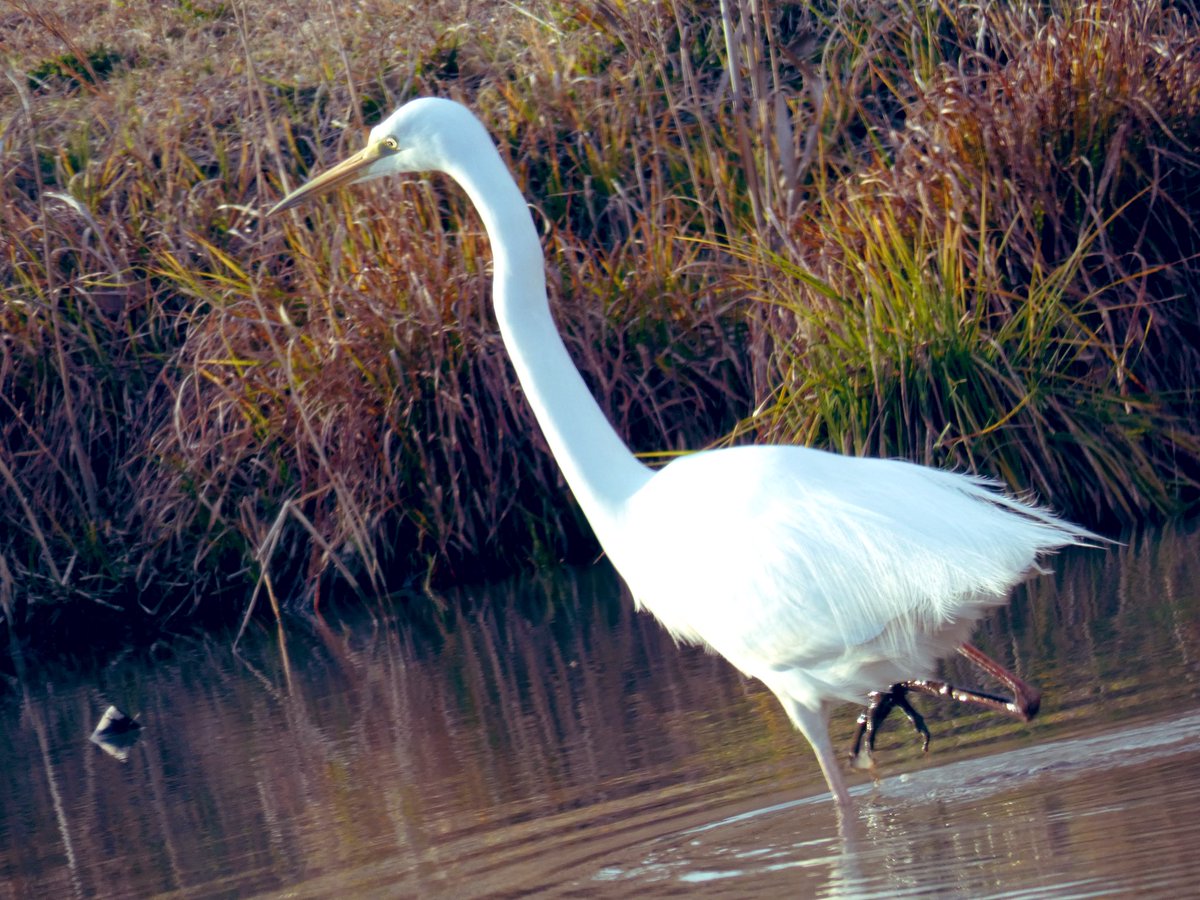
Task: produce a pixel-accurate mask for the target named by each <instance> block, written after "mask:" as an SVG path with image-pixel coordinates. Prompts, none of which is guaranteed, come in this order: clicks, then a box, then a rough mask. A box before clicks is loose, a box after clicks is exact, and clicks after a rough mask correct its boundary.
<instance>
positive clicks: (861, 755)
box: [850, 683, 929, 769]
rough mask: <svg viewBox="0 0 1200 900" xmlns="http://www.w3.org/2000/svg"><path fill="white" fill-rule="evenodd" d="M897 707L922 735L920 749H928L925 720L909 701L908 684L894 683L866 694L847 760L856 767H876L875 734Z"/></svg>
mask: <svg viewBox="0 0 1200 900" xmlns="http://www.w3.org/2000/svg"><path fill="white" fill-rule="evenodd" d="M896 707H899V708H900V709H901V710H902V711H903V712H904V714H905V715H906V716H908V721H910V722H912V725H913V728H914V729H915V730H916V731H917V733H918V734H920V735H921V751H922V752H928V751H929V729H928V728H927V727H926V726H925V719H924V718H922V717H921V714H920V713H919V712H917V711H916V709H914V708H913V705H912V704H911V703H909V702H908V685H906V684H903V683H901V684H893V685H892V686H891V687H890V688H889V689H888V690H886V691H871V693H870V694H868V695H867V706H866V708H865V709H864V710H863V711H862V712H861V713H859V716H858V728H856V729H855V731H854V741H853V742H852V743H851V745H850V763H851V765H853V766H854V767H855V768H858V769H872V768H874V767H875V736H876V734H878V732H879V726H880V725H882V724H883V721H884V719H886V718H887V717H888V715H889V714H890V713H891V711H892V710H893V709H894V708H896Z"/></svg>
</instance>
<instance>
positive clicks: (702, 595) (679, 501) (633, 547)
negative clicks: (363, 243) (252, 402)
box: [272, 98, 1093, 810]
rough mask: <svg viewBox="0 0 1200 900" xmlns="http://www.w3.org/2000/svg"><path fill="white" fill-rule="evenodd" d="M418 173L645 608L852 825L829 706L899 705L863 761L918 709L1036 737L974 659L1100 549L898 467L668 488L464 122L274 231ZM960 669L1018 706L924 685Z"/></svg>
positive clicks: (807, 469)
mask: <svg viewBox="0 0 1200 900" xmlns="http://www.w3.org/2000/svg"><path fill="white" fill-rule="evenodd" d="M419 171H438V172H444V173H445V174H447V175H449V176H450V177H451V178H452V179H454V180H455V181H456V182H457V183H458V184H459V185H460V186H461V187H462V188H463V189H464V190H465V191H466V193H467V195H468V196H469V197H470V199H471V201H472V203H473V204H474V205H475V208H476V209H477V210H478V212H479V215H480V216H481V217H482V219H483V226H484V228H485V229H486V231H487V234H488V237H489V239H490V241H491V246H492V253H493V256H494V265H495V273H494V284H493V292H494V293H493V303H494V305H495V312H496V320H497V322H498V323H499V326H500V332H501V334H502V336H503V338H504V343H505V346H506V347H507V349H508V352H509V354H510V355H511V357H512V362H513V366H514V367H515V369H516V373H517V377H518V378H519V379H520V382H521V386H522V387H523V389H524V392H525V397H526V399H527V401H528V402H529V404H530V406H531V407H532V409H533V413H534V415H535V416H536V418H537V421H538V423H539V424H540V426H541V428H542V431H543V433H544V434H545V437H546V441H547V443H548V444H549V446H550V450H551V452H552V453H553V454H554V457H555V459H556V460H557V461H558V464H559V465H560V466H561V468H562V472H563V475H564V476H565V478H566V481H567V484H568V485H569V486H570V488H571V491H572V492H573V493H574V495H575V498H576V500H577V501H578V502H579V505H580V507H581V508H582V509H583V512H584V514H585V515H586V516H587V519H588V522H589V523H590V524H591V526H592V528H593V529H594V530H595V533H596V537H597V538H598V539H599V541H600V544H601V545H602V546H603V548H604V550H605V552H606V553H607V554H608V556H609V558H610V559H611V561H612V563H613V565H614V566H616V568H617V570H618V571H619V572H620V573H621V575H622V577H623V578H624V579H625V581H626V583H627V584H628V586H629V589H630V591H631V592H632V594H633V597H634V599H635V601H636V602H637V603H638V604H639V605H640V606H641V607H644V608H645V609H648V610H649V611H650V612H652V613H653V614H654V615H655V616H656V617H657V618H658V620H659V621H660V622H661V623H662V624H663V625H664V626H665V627H666V628H667V630H668V631H669V632H670V633H671V634H672V635H673V636H674V637H675V638H676V639H677V640H679V641H686V642H690V643H697V644H703V645H706V646H708V647H710V648H711V649H713V650H715V651H716V652H718V653H720V654H721V655H722V656H724V657H725V658H726V659H728V660H729V662H731V663H732V664H733V665H735V666H736V667H737V668H738V669H740V670H741V671H742V672H744V673H745V674H747V675H750V676H753V677H755V678H758V679H760V680H761V681H762V682H763V683H764V684H766V685H767V686H768V687H769V688H770V689H771V690H772V691H773V692H774V693H775V695H776V696H777V697H778V698H779V700H780V702H781V703H782V704H783V706H784V708H785V709H786V710H787V713H788V715H789V717H790V718H791V720H792V722H793V723H795V725H796V727H797V728H798V729H799V730H800V731H801V733H803V735H804V736H805V737H806V738H807V739H808V741H809V743H810V744H811V745H812V747H813V750H814V751H815V752H816V755H817V759H818V761H819V762H820V765H821V769H822V771H823V772H824V775H825V779H826V781H827V782H828V784H829V789H830V791H831V792H832V794H833V797H834V799H835V800H836V801H837V804H838V807H839V810H846V809H849V808H850V798H849V795H848V793H847V791H846V787H845V783H844V781H843V778H842V776H841V774H840V771H839V768H838V762H837V758H836V756H835V754H834V751H833V747H832V744H831V742H830V738H829V732H828V727H827V714H828V707H829V706H830V705H832V704H834V703H837V702H840V701H851V702H859V703H862V702H863V701H864V700H865V699H866V698H867V696H868V694H869V692H872V691H874V690H875V689H877V688H885V687H887V686H889V685H894V687H893V688H892V689H891V690H889V691H884V692H881V693H878V694H875V695H874V699H873V704H872V708H871V710H869V711H868V713H865V714H864V716H863V718H862V719H861V722H862V724H861V725H860V733H859V738H860V739H861V738H862V737H863V732H864V731H865V732H866V738H867V741H866V750H867V752H868V753H869V750H870V745H871V742H872V741H873V739H874V726H875V725H876V724H878V721H880V720H881V719H882V717H883V716H884V715H886V713H887V711H888V710H889V709H890V708H892V706H894V705H899V706H901V708H904V709H906V711H908V709H909V708H908V706H907V701H906V700H905V693H906V692H907V691H908V690H914V689H915V690H925V691H928V692H931V693H943V694H947V693H948V694H951V695H956V696H959V697H960V698H961V699H970V700H976V701H978V702H982V703H985V704H986V705H990V706H993V707H997V708H1001V709H1007V710H1008V711H1010V712H1013V713H1015V714H1017V715H1023V716H1025V717H1028V716H1029V715H1031V714H1032V713H1033V712H1035V711H1036V707H1037V701H1038V695H1037V692H1036V691H1034V690H1033V689H1032V688H1029V687H1027V686H1026V685H1024V684H1023V683H1021V682H1020V681H1019V680H1017V679H1016V678H1015V677H1013V676H1010V675H1008V673H1006V672H1004V670H1003V669H1001V668H1000V667H999V665H998V664H996V663H992V662H991V661H990V660H987V658H986V657H983V656H982V654H980V653H979V651H977V650H975V649H974V648H969V647H968V648H966V649H965V650H963V649H962V647H963V642H964V641H965V640H967V638H968V637H969V636H970V633H971V630H972V626H973V625H974V623H975V622H976V621H977V620H978V619H979V617H980V616H981V615H983V614H984V613H985V612H986V611H987V610H988V609H989V608H991V607H994V606H996V605H998V604H1001V603H1003V602H1004V600H1005V598H1006V595H1007V594H1008V591H1009V590H1010V589H1011V588H1012V587H1013V585H1014V584H1016V583H1017V582H1018V581H1019V580H1021V579H1022V578H1023V577H1024V576H1025V575H1026V574H1027V573H1028V572H1030V570H1032V569H1034V568H1035V567H1036V564H1037V563H1036V561H1037V558H1038V556H1039V555H1040V554H1042V553H1045V552H1047V551H1052V550H1054V549H1057V548H1060V547H1063V546H1066V545H1070V544H1079V543H1084V542H1086V541H1088V540H1089V539H1091V538H1092V537H1093V536H1092V535H1091V534H1090V533H1089V532H1087V531H1086V530H1084V529H1082V528H1080V527H1078V526H1075V525H1072V524H1070V523H1069V522H1066V521H1063V520H1061V519H1059V518H1056V517H1055V516H1053V515H1052V514H1050V513H1049V512H1046V511H1045V510H1042V509H1039V508H1037V507H1035V506H1032V505H1029V504H1027V503H1025V502H1022V501H1020V500H1018V499H1015V498H1013V497H1011V496H1008V495H1006V494H1004V493H1003V492H1002V491H1001V490H999V489H998V488H997V487H996V486H995V485H993V484H992V483H990V482H988V481H985V480H983V479H980V478H974V477H971V476H969V475H963V474H958V473H954V472H946V471H939V470H936V469H931V468H928V467H925V466H919V465H915V464H912V463H908V462H903V461H899V460H883V459H863V458H857V457H847V456H841V455H838V454H834V453H827V452H823V451H821V450H814V449H810V448H806V447H794V446H748V447H737V448H730V449H722V450H713V451H704V452H699V453H695V454H692V455H689V456H684V457H681V458H679V459H676V460H675V461H673V462H671V463H670V464H669V465H667V466H665V467H664V468H662V469H660V470H657V471H656V470H653V469H650V468H648V467H647V466H645V465H643V464H642V463H641V462H640V461H638V460H637V459H636V458H635V457H634V455H633V454H632V453H631V452H630V451H629V449H628V447H626V446H625V444H624V442H623V441H622V440H621V438H620V437H619V436H618V435H617V433H616V431H614V430H613V427H612V425H610V424H609V422H608V421H607V419H606V418H605V416H604V414H603V413H602V412H601V410H600V407H599V406H598V405H597V403H596V401H595V398H593V397H592V395H591V394H590V393H589V391H588V389H587V387H586V385H585V384H584V381H583V379H582V378H581V377H580V374H579V372H578V370H577V369H576V368H575V365H574V364H573V363H572V362H571V358H570V357H569V356H568V354H567V350H566V347H565V346H564V345H563V342H562V339H561V338H560V336H559V334H558V331H557V329H556V327H555V324H554V321H553V319H552V317H551V314H550V307H549V303H548V301H547V296H546V285H545V277H544V260H543V257H542V248H541V245H540V243H539V240H538V234H537V231H536V229H535V227H534V223H533V218H532V216H531V215H530V212H529V208H528V206H527V205H526V202H525V199H524V198H523V197H522V195H521V192H520V190H519V189H518V187H517V185H516V182H515V181H514V180H513V178H512V175H511V174H510V173H509V171H508V169H507V168H506V166H505V165H504V162H503V161H502V159H501V158H500V155H499V153H498V152H497V150H496V148H495V146H494V145H493V143H492V141H491V139H490V137H489V135H488V133H487V131H486V130H485V128H484V127H483V125H482V124H481V123H480V122H479V120H478V119H476V118H475V116H474V115H473V114H472V113H471V112H469V111H468V110H467V109H466V108H465V107H463V106H461V105H459V104H458V103H454V102H452V101H449V100H442V99H430V98H426V99H419V100H413V101H412V102H409V103H407V104H405V105H404V106H402V107H401V108H400V109H398V110H396V112H394V113H393V114H392V115H391V116H389V117H388V118H387V119H386V120H384V121H383V122H382V123H381V124H379V125H377V126H376V127H375V128H374V129H372V131H371V134H370V138H369V140H368V142H367V145H366V147H365V148H364V149H363V150H361V151H360V152H358V153H356V154H354V155H353V156H351V157H350V158H348V159H346V160H344V161H343V162H341V163H339V164H338V165H336V166H334V167H333V168H332V169H330V170H328V171H326V172H325V173H323V174H321V175H318V176H317V177H315V178H313V179H312V180H311V181H309V182H308V183H307V184H305V185H303V186H301V187H300V188H298V189H297V190H295V191H293V192H292V193H290V194H289V195H288V196H287V197H285V198H284V199H283V200H282V201H281V202H280V203H279V204H277V205H276V206H275V207H274V209H273V210H272V213H274V212H276V211H278V210H282V209H287V208H289V207H291V206H293V205H294V204H296V203H298V202H300V201H301V200H304V199H307V198H310V197H312V196H315V195H318V194H321V193H324V192H326V191H329V190H331V189H333V188H335V187H338V186H340V185H343V184H347V183H350V182H357V181H367V180H370V179H374V178H379V177H382V176H385V175H391V174H396V173H402V172H419ZM956 649H958V650H961V652H964V653H966V654H967V655H968V656H969V657H970V658H972V659H973V660H975V661H976V662H979V663H981V664H982V665H983V666H984V667H985V668H987V669H988V671H990V672H992V674H994V675H996V676H998V677H999V678H1000V679H1001V680H1003V681H1005V682H1006V683H1007V684H1008V685H1009V687H1010V688H1011V689H1012V690H1013V692H1014V695H1015V696H1014V698H1013V699H1012V700H1005V699H1003V698H998V697H992V696H989V695H981V694H970V693H969V692H962V691H957V693H956V689H954V688H951V687H950V686H948V685H942V684H939V683H937V682H930V681H927V680H925V679H928V678H929V676H930V675H931V674H932V672H933V670H934V667H935V663H936V661H937V660H938V659H939V658H940V657H942V656H945V655H946V654H948V653H950V652H952V651H955V650H956ZM914 723H916V724H918V727H920V728H922V730H923V726H921V725H920V724H919V718H917V719H914ZM856 744H857V741H856Z"/></svg>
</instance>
